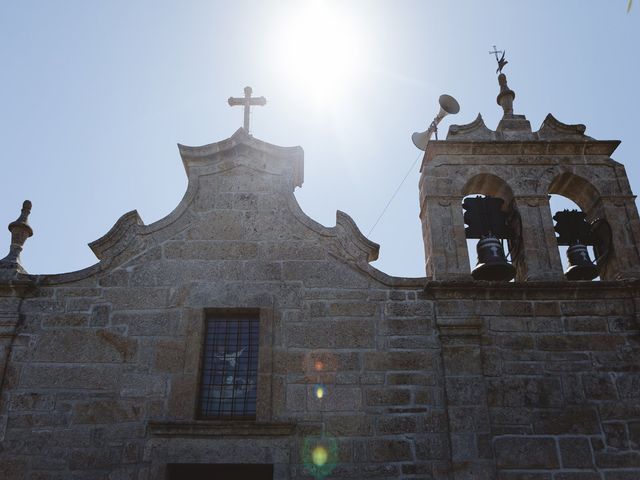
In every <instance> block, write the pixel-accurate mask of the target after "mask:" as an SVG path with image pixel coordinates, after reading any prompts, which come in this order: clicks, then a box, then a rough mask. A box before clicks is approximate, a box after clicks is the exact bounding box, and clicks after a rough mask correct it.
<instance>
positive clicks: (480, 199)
mask: <svg viewBox="0 0 640 480" xmlns="http://www.w3.org/2000/svg"><path fill="white" fill-rule="evenodd" d="M462 193H463V195H464V199H463V202H462V208H463V210H464V220H465V234H466V237H467V249H468V253H469V263H470V264H471V265H474V267H472V270H471V272H472V275H473V277H474V278H475V279H476V280H494V281H510V280H512V279H513V278H514V276H515V274H516V269H515V267H514V266H513V265H512V263H511V261H510V258H509V257H510V255H509V253H510V252H511V250H512V249H513V248H514V247H516V245H517V242H515V239H516V229H514V227H515V223H516V222H514V221H513V220H514V216H515V212H514V210H513V192H512V191H511V188H510V187H509V185H507V183H506V182H505V181H504V180H502V179H501V178H499V177H497V176H495V175H492V174H489V173H483V174H479V175H476V176H474V177H473V178H471V179H470V180H469V181H468V182H467V184H466V185H465V187H464V189H463V192H462ZM476 256H477V258H476Z"/></svg>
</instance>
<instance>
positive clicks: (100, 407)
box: [71, 399, 144, 425]
mask: <svg viewBox="0 0 640 480" xmlns="http://www.w3.org/2000/svg"><path fill="white" fill-rule="evenodd" d="M143 414H144V411H143V408H142V406H141V405H140V402H138V401H131V400H98V399H95V400H89V401H86V402H79V403H76V404H75V405H74V406H73V410H72V413H71V421H72V423H74V424H77V425H78V424H92V425H95V424H114V423H126V422H135V421H139V420H140V419H141V418H142V416H143Z"/></svg>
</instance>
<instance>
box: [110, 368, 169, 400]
mask: <svg viewBox="0 0 640 480" xmlns="http://www.w3.org/2000/svg"><path fill="white" fill-rule="evenodd" d="M165 392H166V381H165V380H164V378H163V377H161V376H160V375H157V374H155V373H127V374H124V375H123V376H122V378H121V381H120V395H121V396H123V397H155V396H163V395H164V394H165Z"/></svg>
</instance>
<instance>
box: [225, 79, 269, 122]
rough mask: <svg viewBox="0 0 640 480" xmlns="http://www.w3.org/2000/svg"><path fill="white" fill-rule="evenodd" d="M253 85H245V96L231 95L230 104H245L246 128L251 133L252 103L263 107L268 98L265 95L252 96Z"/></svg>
mask: <svg viewBox="0 0 640 480" xmlns="http://www.w3.org/2000/svg"><path fill="white" fill-rule="evenodd" d="M252 92H253V90H251V87H244V97H240V98H237V97H229V105H231V106H232V107H233V106H236V105H243V106H244V129H245V130H246V131H247V133H249V114H250V108H251V106H252V105H259V106H261V107H263V106H264V105H266V104H267V99H266V98H264V97H251V93H252Z"/></svg>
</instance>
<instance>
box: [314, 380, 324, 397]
mask: <svg viewBox="0 0 640 480" xmlns="http://www.w3.org/2000/svg"><path fill="white" fill-rule="evenodd" d="M313 393H314V395H315V396H316V398H317V399H319V400H321V399H323V398H324V396H325V395H326V394H327V387H325V386H324V385H322V384H320V383H319V384H317V385H316V386H314V387H313Z"/></svg>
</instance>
